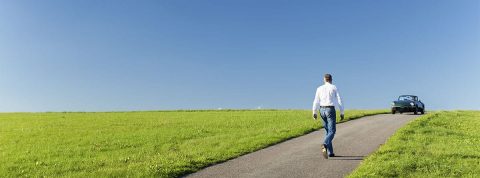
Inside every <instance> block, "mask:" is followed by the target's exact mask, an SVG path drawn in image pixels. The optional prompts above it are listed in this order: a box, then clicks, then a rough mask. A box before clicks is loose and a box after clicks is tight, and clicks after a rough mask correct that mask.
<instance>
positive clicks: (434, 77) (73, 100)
mask: <svg viewBox="0 0 480 178" xmlns="http://www.w3.org/2000/svg"><path fill="white" fill-rule="evenodd" d="M479 68H480V1H476V0H471V1H468V0H459V1H453V0H448V1H446V0H422V1H418V0H409V1H356V0H352V1H253V0H252V1H250V0H242V1H220V0H208V1H186V0H180V1H178V0H175V1H173V0H172V1H113V0H112V1H94V0H85V1H61V0H56V1H53V0H46V1H33V0H31V1H1V2H0V111H1V112H13V111H117V110H167V109H216V108H239V109H241V108H246V109H252V108H258V107H261V108H278V109H284V108H290V109H310V108H311V105H312V101H313V95H314V92H315V89H316V87H317V86H319V85H321V84H322V76H323V74H324V73H331V74H332V75H333V80H334V81H333V82H334V84H336V85H337V87H338V88H339V90H340V93H341V94H342V95H343V99H344V102H345V106H346V108H347V109H370V108H388V107H389V104H390V103H391V101H392V100H393V99H395V98H396V97H397V96H398V95H400V94H416V95H418V96H419V97H420V99H422V101H424V102H425V103H426V105H427V109H480V102H479V101H480V79H479V77H480V70H479Z"/></svg>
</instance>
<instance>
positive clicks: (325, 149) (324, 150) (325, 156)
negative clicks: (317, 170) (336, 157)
mask: <svg viewBox="0 0 480 178" xmlns="http://www.w3.org/2000/svg"><path fill="white" fill-rule="evenodd" d="M322 146H323V148H322V154H323V158H325V159H328V156H327V145H325V144H323V145H322Z"/></svg>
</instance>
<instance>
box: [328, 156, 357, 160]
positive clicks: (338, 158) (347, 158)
mask: <svg viewBox="0 0 480 178" xmlns="http://www.w3.org/2000/svg"><path fill="white" fill-rule="evenodd" d="M364 157H365V156H342V155H338V156H337V155H335V156H334V157H329V158H328V159H329V160H363V158H364Z"/></svg>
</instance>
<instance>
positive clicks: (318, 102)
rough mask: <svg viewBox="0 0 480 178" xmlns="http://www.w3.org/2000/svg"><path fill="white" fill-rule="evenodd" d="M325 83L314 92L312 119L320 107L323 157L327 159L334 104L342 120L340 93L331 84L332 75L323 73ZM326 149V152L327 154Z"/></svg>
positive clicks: (334, 128)
mask: <svg viewBox="0 0 480 178" xmlns="http://www.w3.org/2000/svg"><path fill="white" fill-rule="evenodd" d="M323 79H324V81H325V84H324V85H322V86H320V87H318V88H317V92H316V93H315V99H314V100H313V109H312V110H313V119H314V120H316V119H317V117H318V116H317V111H318V109H319V108H320V116H321V117H322V120H323V127H324V128H325V131H326V134H325V141H323V148H322V152H323V157H324V158H325V159H328V157H333V156H335V154H334V153H333V145H332V141H333V136H334V135H335V130H336V119H337V116H336V113H335V105H338V107H339V108H340V118H341V120H343V118H344V113H343V104H342V99H341V98H340V94H339V93H338V90H337V87H336V86H335V85H333V84H332V75H330V74H325V76H324V78H323ZM327 150H328V154H327Z"/></svg>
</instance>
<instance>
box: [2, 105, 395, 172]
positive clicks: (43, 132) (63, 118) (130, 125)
mask: <svg viewBox="0 0 480 178" xmlns="http://www.w3.org/2000/svg"><path fill="white" fill-rule="evenodd" d="M387 112H388V111H387V110H367V111H361V110H350V111H346V120H345V121H347V120H350V119H355V118H359V117H361V116H365V115H373V114H378V113H387ZM338 118H339V117H338ZM320 127H321V122H319V121H316V122H314V121H313V120H312V118H311V111H306V110H219V111H215V110H213V111H156V112H155V111H152V112H110V113H2V114H0V177H42V176H48V177H92V176H95V177H114V176H122V177H124V176H147V177H150V176H156V177H179V176H182V175H185V174H188V173H192V172H195V171H197V170H199V169H201V168H203V167H206V166H208V165H212V164H214V163H218V162H222V161H225V160H228V159H231V158H235V157H238V156H240V155H243V154H246V153H249V152H252V151H255V150H259V149H261V148H264V147H267V146H269V145H272V144H275V143H278V142H281V141H284V140H286V139H289V138H292V137H296V136H300V135H303V134H306V133H309V132H312V131H314V130H316V129H319V128H320Z"/></svg>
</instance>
